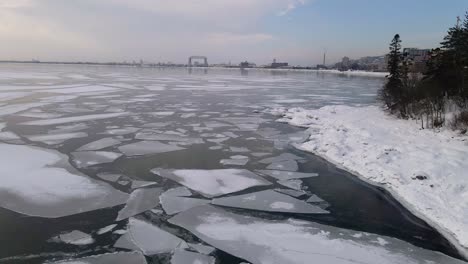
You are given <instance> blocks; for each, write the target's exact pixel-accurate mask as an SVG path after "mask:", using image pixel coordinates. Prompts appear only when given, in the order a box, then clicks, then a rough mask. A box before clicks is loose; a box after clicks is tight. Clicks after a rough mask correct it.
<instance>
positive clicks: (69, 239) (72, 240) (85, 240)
mask: <svg viewBox="0 0 468 264" xmlns="http://www.w3.org/2000/svg"><path fill="white" fill-rule="evenodd" d="M53 241H60V242H63V243H66V244H71V245H77V246H82V245H89V244H92V243H94V239H93V238H92V237H91V235H88V234H86V233H83V232H81V231H79V230H74V231H72V232H70V233H66V234H61V235H59V236H58V237H55V238H53Z"/></svg>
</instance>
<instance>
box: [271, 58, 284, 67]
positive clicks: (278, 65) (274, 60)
mask: <svg viewBox="0 0 468 264" xmlns="http://www.w3.org/2000/svg"><path fill="white" fill-rule="evenodd" d="M286 67H289V63H287V62H276V59H273V63H272V64H271V65H270V68H273V69H277V68H286Z"/></svg>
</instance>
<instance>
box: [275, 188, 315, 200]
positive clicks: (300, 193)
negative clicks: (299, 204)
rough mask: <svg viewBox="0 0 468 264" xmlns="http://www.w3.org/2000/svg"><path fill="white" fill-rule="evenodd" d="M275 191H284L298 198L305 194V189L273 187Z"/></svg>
mask: <svg viewBox="0 0 468 264" xmlns="http://www.w3.org/2000/svg"><path fill="white" fill-rule="evenodd" d="M275 191H276V192H280V193H284V194H287V195H289V196H292V197H296V198H299V197H301V196H304V195H306V194H307V192H305V191H302V190H301V191H298V190H292V189H275Z"/></svg>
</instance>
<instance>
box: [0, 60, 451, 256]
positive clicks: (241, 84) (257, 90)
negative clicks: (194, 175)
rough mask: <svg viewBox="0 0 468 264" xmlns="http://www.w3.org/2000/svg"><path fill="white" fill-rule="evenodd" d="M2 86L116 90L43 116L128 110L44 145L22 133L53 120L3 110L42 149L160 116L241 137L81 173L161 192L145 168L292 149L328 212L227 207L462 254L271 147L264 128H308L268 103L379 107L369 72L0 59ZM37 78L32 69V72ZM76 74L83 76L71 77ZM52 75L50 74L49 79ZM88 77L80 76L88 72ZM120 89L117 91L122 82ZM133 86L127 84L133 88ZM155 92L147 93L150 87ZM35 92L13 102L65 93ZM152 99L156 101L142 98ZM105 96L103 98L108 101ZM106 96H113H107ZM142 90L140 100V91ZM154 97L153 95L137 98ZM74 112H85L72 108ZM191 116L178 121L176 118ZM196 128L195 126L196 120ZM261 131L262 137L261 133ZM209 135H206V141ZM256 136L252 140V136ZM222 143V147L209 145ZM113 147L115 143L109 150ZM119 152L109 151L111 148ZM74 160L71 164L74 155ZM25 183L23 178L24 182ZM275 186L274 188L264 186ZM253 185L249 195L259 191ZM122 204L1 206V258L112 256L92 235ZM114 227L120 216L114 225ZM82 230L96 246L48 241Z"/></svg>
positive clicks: (321, 168) (388, 202) (353, 183)
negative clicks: (44, 213)
mask: <svg viewBox="0 0 468 264" xmlns="http://www.w3.org/2000/svg"><path fill="white" fill-rule="evenodd" d="M0 72H2V74H1V75H0V77H1V78H0V86H1V87H3V88H5V87H8V86H18V85H25V86H41V85H46V84H47V85H104V86H106V87H115V88H116V90H115V91H111V92H107V93H103V94H97V93H95V94H89V95H86V94H85V95H82V94H81V95H80V94H79V93H74V95H77V97H76V98H56V100H55V102H54V103H51V104H48V105H45V106H42V107H39V109H40V111H41V112H43V113H58V114H60V113H62V114H63V113H64V112H65V113H66V116H74V115H77V116H79V115H82V114H91V113H101V112H102V110H103V109H108V108H111V107H113V108H119V109H122V110H125V111H129V112H131V113H132V114H131V115H129V116H126V117H124V118H118V119H105V120H95V121H88V122H81V123H86V124H87V125H88V127H87V128H86V129H84V130H80V131H85V132H87V133H88V135H89V136H88V137H86V138H75V139H69V140H67V141H65V142H64V143H63V144H52V145H49V144H44V143H41V142H33V141H29V140H28V139H27V138H26V137H24V136H27V135H35V134H47V133H48V131H50V130H52V129H57V126H24V125H21V124H20V123H21V122H24V121H29V120H35V118H30V117H24V116H21V115H20V113H18V114H13V115H8V116H5V117H4V118H3V119H4V122H6V123H7V130H8V131H13V132H15V133H17V134H18V135H20V136H21V137H22V140H23V141H24V143H25V144H31V145H35V146H39V147H43V148H52V149H57V150H59V151H60V152H62V153H64V154H67V155H68V154H70V153H71V152H73V151H74V150H76V149H77V148H78V147H80V146H82V145H84V144H86V143H89V142H92V141H94V140H97V139H100V138H104V137H109V135H105V134H103V133H105V132H106V131H108V130H109V129H111V128H117V127H119V128H121V127H137V128H143V127H144V126H145V125H148V124H151V123H154V122H157V123H165V122H168V124H165V126H163V127H162V128H156V129H157V130H161V131H176V130H177V129H183V130H187V132H186V135H188V136H191V137H203V135H202V134H204V133H213V134H220V133H222V132H226V131H231V132H234V133H235V134H237V135H238V136H239V137H238V138H230V139H228V140H226V141H224V142H222V143H220V144H218V143H213V142H207V141H205V142H206V143H205V144H197V145H190V146H184V147H186V149H185V150H181V151H175V152H168V153H163V154H157V155H148V156H139V157H125V156H123V157H121V158H119V159H118V160H116V161H115V162H113V163H110V164H101V165H96V166H92V167H88V168H85V169H80V171H82V172H83V173H85V174H87V175H88V176H89V177H92V178H95V179H99V178H98V177H97V176H96V175H97V174H98V173H100V172H112V173H121V174H124V175H126V176H127V177H128V178H129V179H130V180H148V181H157V182H158V185H160V186H163V188H164V189H169V188H171V187H176V186H178V185H177V184H176V183H175V182H172V181H170V180H167V179H164V178H161V177H158V176H156V175H154V174H152V173H150V170H151V169H153V168H171V169H221V168H226V166H223V165H222V164H220V163H219V161H220V160H221V159H224V158H229V157H230V156H232V155H246V156H249V157H250V162H249V163H248V164H247V165H246V166H244V168H246V169H248V170H251V171H254V170H256V169H264V168H265V164H261V163H258V161H259V160H260V159H262V158H263V157H258V158H256V157H253V156H251V155H250V153H255V152H265V153H268V156H266V157H271V156H276V155H279V154H281V153H286V152H288V153H293V154H295V155H298V156H300V157H303V158H305V161H304V162H302V163H299V171H300V172H316V173H319V177H314V178H307V179H303V182H304V185H305V186H307V187H308V190H309V191H310V192H311V193H314V194H317V195H318V196H320V197H321V198H323V199H324V200H325V201H326V203H323V204H321V206H323V207H324V208H327V210H329V211H330V214H327V215H312V216H304V215H291V214H279V213H260V212H254V211H248V210H241V209H236V210H234V209H226V210H232V211H236V212H237V213H240V214H248V215H256V216H261V217H264V218H268V219H284V218H287V217H291V216H294V217H296V218H301V219H304V220H308V221H316V222H320V223H324V224H327V225H333V226H338V227H344V228H347V229H353V230H357V231H365V232H370V233H376V234H381V235H385V236H391V237H396V238H399V239H402V240H405V241H408V242H410V243H412V244H414V245H416V246H419V247H423V248H427V249H431V250H435V251H440V252H443V253H445V254H448V255H451V256H455V257H458V255H457V253H456V251H455V250H454V249H453V248H452V246H451V245H450V244H449V243H448V242H447V240H445V239H444V238H443V237H442V236H441V235H440V234H439V233H437V232H436V231H435V230H434V229H432V228H431V227H429V226H428V225H427V224H426V223H425V222H424V221H422V220H420V219H418V218H416V217H415V216H414V215H412V214H411V213H410V212H409V211H408V210H406V209H405V208H403V207H402V206H401V205H400V204H399V203H398V202H397V201H396V200H395V199H393V198H392V197H391V196H390V195H388V194H387V193H386V192H385V191H383V190H381V189H379V188H376V187H373V186H370V185H369V184H366V183H364V182H362V181H360V180H358V179H357V178H356V177H355V176H353V175H351V174H349V173H347V172H345V171H342V170H340V169H338V168H336V167H335V166H334V165H332V164H330V163H328V162H326V161H324V160H323V159H321V158H319V157H316V156H314V155H311V154H308V153H304V152H302V151H299V150H296V149H294V148H293V147H292V146H288V145H281V146H278V145H275V137H273V139H272V138H268V137H265V136H264V134H262V133H261V132H262V131H274V132H275V133H276V134H280V135H285V134H291V133H297V132H302V131H304V130H303V129H300V128H295V127H291V126H288V125H286V124H281V123H277V122H275V119H276V117H274V116H272V115H269V114H267V113H263V112H262V111H263V110H264V109H266V108H271V107H276V106H284V107H291V106H302V107H307V108H318V107H321V106H324V105H329V104H372V103H375V93H376V89H377V88H378V87H379V86H380V85H381V84H382V79H380V78H375V77H349V76H341V75H334V74H324V73H310V72H309V73H307V72H275V71H273V72H267V71H265V72H263V71H248V72H245V71H244V72H240V71H234V70H212V69H210V70H208V71H204V70H193V71H191V72H189V71H187V70H186V69H138V68H118V67H78V66H43V65H36V66H25V65H0ZM11 72H14V73H19V76H16V77H15V78H12V79H7V78H5V77H4V76H8V74H9V73H11ZM32 73H34V74H36V75H34V74H32ZM72 74H80V75H81V76H75V75H72ZM52 77H54V78H52ZM85 77H86V78H85ZM119 87H120V88H122V89H120V88H119ZM129 87H130V88H131V89H130V88H129ZM148 87H149V88H151V89H149V88H148ZM43 90H44V89H39V90H34V91H33V92H31V94H30V95H28V96H27V97H25V98H21V99H15V100H13V101H11V102H8V103H10V104H13V103H26V102H31V101H34V102H35V101H40V100H44V99H45V98H52V97H55V96H63V94H56V93H54V92H50V91H47V92H43ZM147 95H154V96H153V97H143V96H147ZM107 96H109V97H107ZM110 96H112V97H110ZM139 96H141V97H139ZM135 98H139V99H143V98H146V99H148V98H150V99H151V100H147V101H145V100H134V101H132V99H135ZM77 109H81V110H83V109H84V110H88V112H86V113H78V112H76V111H77ZM168 111H169V112H174V113H173V114H171V115H167V116H164V115H153V114H150V113H153V112H168ZM187 113H192V114H194V116H191V117H188V118H182V114H187ZM231 117H251V118H261V119H262V121H261V122H259V124H258V125H259V127H258V129H254V130H252V131H239V129H237V127H236V126H235V125H233V124H232V123H228V122H225V121H226V118H231ZM205 122H220V123H225V124H227V125H228V126H226V127H218V128H214V129H212V130H209V131H196V130H195V129H194V127H197V128H199V127H203V124H204V123H205ZM194 124H201V125H200V126H193V125H194ZM262 135H263V136H262ZM133 136H134V134H133V133H132V134H127V135H123V136H122V138H121V139H122V140H123V141H124V142H125V143H131V142H135V141H136V140H135V139H134V138H133ZM209 137H210V136H206V138H209ZM252 138H254V139H252ZM213 146H221V147H222V148H221V149H210V147H213ZM229 147H246V148H248V149H249V152H248V153H233V152H232V151H230V150H229ZM111 149H112V148H111ZM114 150H115V149H114ZM71 161H72V160H71ZM25 184H27V183H25ZM110 184H111V185H112V186H113V187H114V188H117V189H119V190H122V191H125V192H129V191H130V188H129V187H128V186H124V185H121V184H118V183H110ZM275 187H281V186H280V185H274V186H269V187H268V188H275ZM263 189H265V187H255V188H251V189H249V190H248V191H243V192H239V193H240V194H242V193H245V192H252V191H255V190H263ZM120 209H121V206H117V207H114V208H105V209H101V210H96V211H92V212H87V213H82V214H77V215H72V216H66V217H62V218H57V219H49V218H40V217H29V216H26V215H22V214H18V213H15V212H12V211H9V210H6V209H2V208H0V263H42V262H43V261H47V260H54V259H64V258H68V257H72V256H73V257H82V256H88V255H95V254H100V253H106V252H115V251H118V250H117V249H115V248H113V247H112V245H113V244H114V243H115V241H116V240H117V239H118V238H119V237H120V236H119V235H116V234H113V233H107V234H104V235H101V236H97V235H96V234H95V232H96V231H97V230H98V229H100V228H102V227H104V226H107V225H109V224H112V223H114V221H115V217H116V215H117V212H118V211H119V210H120ZM141 217H144V218H146V219H149V220H151V221H152V222H153V223H154V224H156V225H158V226H160V227H162V228H163V229H165V230H167V231H169V232H171V233H173V234H176V235H178V236H179V237H182V238H183V239H184V240H186V241H188V242H192V241H197V238H196V237H194V236H193V235H191V234H190V233H188V232H187V231H185V230H183V229H181V228H178V227H176V226H173V225H171V224H168V223H167V221H166V220H167V219H168V218H170V217H169V216H167V215H164V214H163V215H156V214H153V213H151V212H146V213H144V214H142V216H141ZM117 224H118V225H119V228H120V229H123V228H125V226H126V221H121V222H117ZM72 230H80V231H83V232H85V233H90V234H93V238H95V239H96V242H95V243H93V244H91V245H86V246H73V245H66V244H63V243H62V244H61V243H51V242H50V241H49V239H50V238H51V237H54V236H57V235H58V234H60V233H63V232H66V231H72ZM216 257H217V259H218V261H219V263H240V262H241V260H240V259H237V258H235V257H233V256H231V255H229V254H227V253H223V252H219V251H218V253H216ZM169 259H170V255H168V254H166V255H158V256H157V257H153V258H148V261H149V263H168V260H169Z"/></svg>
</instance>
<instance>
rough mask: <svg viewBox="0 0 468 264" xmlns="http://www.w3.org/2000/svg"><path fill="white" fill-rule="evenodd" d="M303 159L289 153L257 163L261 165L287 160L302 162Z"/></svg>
mask: <svg viewBox="0 0 468 264" xmlns="http://www.w3.org/2000/svg"><path fill="white" fill-rule="evenodd" d="M303 159H304V158H301V157H299V156H296V155H294V154H291V153H282V154H281V155H279V156H276V157H271V158H266V159H262V160H260V161H259V162H260V163H263V164H269V163H273V162H281V161H289V160H303Z"/></svg>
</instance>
